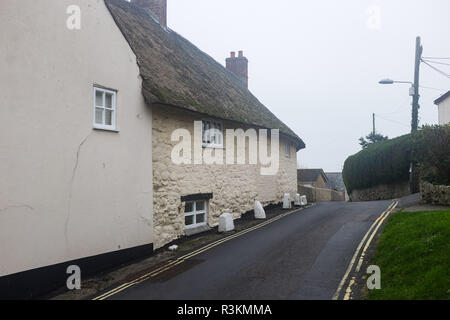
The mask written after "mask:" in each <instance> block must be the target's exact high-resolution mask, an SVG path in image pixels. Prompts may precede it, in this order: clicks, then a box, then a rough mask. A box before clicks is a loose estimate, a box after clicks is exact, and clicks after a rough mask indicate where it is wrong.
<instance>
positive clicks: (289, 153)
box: [284, 141, 291, 158]
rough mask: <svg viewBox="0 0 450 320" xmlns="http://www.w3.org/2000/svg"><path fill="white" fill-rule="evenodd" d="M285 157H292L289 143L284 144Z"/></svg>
mask: <svg viewBox="0 0 450 320" xmlns="http://www.w3.org/2000/svg"><path fill="white" fill-rule="evenodd" d="M284 155H285V156H286V158H290V157H291V144H290V142H289V141H285V142H284Z"/></svg>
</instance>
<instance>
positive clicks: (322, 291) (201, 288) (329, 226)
mask: <svg viewBox="0 0 450 320" xmlns="http://www.w3.org/2000/svg"><path fill="white" fill-rule="evenodd" d="M390 204H391V201H377V202H361V203H344V202H330V203H319V204H317V205H315V206H313V207H310V208H308V209H305V210H301V211H298V212H295V213H293V214H291V215H288V216H286V217H284V218H282V219H280V220H277V221H275V222H274V223H271V224H269V225H267V226H264V227H262V228H260V229H257V230H255V231H252V232H249V233H247V234H245V235H243V236H240V237H238V238H235V239H233V240H230V241H228V242H225V243H223V244H221V245H219V246H216V247H214V248H212V249H210V250H207V251H205V252H203V253H201V254H199V255H197V256H194V257H192V258H190V259H188V260H187V261H185V262H183V263H182V264H180V265H178V266H176V267H174V268H173V269H170V270H168V271H166V272H163V273H162V274H160V275H158V276H156V277H154V278H151V279H149V280H146V281H144V282H142V283H139V284H137V285H134V286H131V287H129V288H127V289H126V290H124V291H121V292H119V293H117V294H115V295H113V296H111V297H109V299H119V300H127V299H139V300H142V299H144V300H146V299H156V300H161V299H163V300H166V299H167V300H172V299H177V300H178V299H179V300H197V299H198V300H211V299H212V300H216V299H218V300H222V299H223V300H253V299H261V300H265V299H274V300H278V299H280V300H281V299H283V300H289V299H292V300H297V299H321V300H322V299H323V300H329V299H331V298H332V297H333V294H334V293H335V291H336V289H337V288H338V286H339V282H340V281H341V279H342V277H343V276H344V274H345V272H346V269H347V267H348V265H349V262H350V261H351V259H352V256H353V254H354V252H355V250H356V248H357V247H358V244H359V243H360V241H361V239H362V238H363V237H364V235H365V233H366V232H367V230H368V229H369V228H370V226H371V225H372V223H373V222H374V221H375V220H376V219H377V218H378V217H379V216H380V214H381V213H382V212H383V211H384V210H386V208H387V207H388V206H389V205H390Z"/></svg>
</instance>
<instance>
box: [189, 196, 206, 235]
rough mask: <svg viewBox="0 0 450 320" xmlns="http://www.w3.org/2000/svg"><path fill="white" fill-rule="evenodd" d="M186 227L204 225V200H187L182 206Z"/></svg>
mask: <svg viewBox="0 0 450 320" xmlns="http://www.w3.org/2000/svg"><path fill="white" fill-rule="evenodd" d="M184 222H185V226H186V229H191V228H195V227H200V226H204V225H206V201H205V200H201V201H189V202H186V205H185V207H184Z"/></svg>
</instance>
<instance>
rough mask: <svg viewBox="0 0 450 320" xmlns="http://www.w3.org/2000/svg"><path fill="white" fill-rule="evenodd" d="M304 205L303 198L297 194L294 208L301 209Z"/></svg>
mask: <svg viewBox="0 0 450 320" xmlns="http://www.w3.org/2000/svg"><path fill="white" fill-rule="evenodd" d="M301 205H302V200H301V196H300V195H299V194H298V193H297V194H296V195H295V200H294V206H296V207H300V206H301Z"/></svg>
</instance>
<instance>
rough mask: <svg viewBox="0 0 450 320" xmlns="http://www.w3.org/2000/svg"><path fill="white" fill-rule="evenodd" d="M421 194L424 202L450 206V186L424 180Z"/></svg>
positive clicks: (421, 185)
mask: <svg viewBox="0 0 450 320" xmlns="http://www.w3.org/2000/svg"><path fill="white" fill-rule="evenodd" d="M420 195H421V202H422V203H426V204H433V205H442V206H450V186H437V185H433V184H431V183H429V182H422V183H421V184H420Z"/></svg>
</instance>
